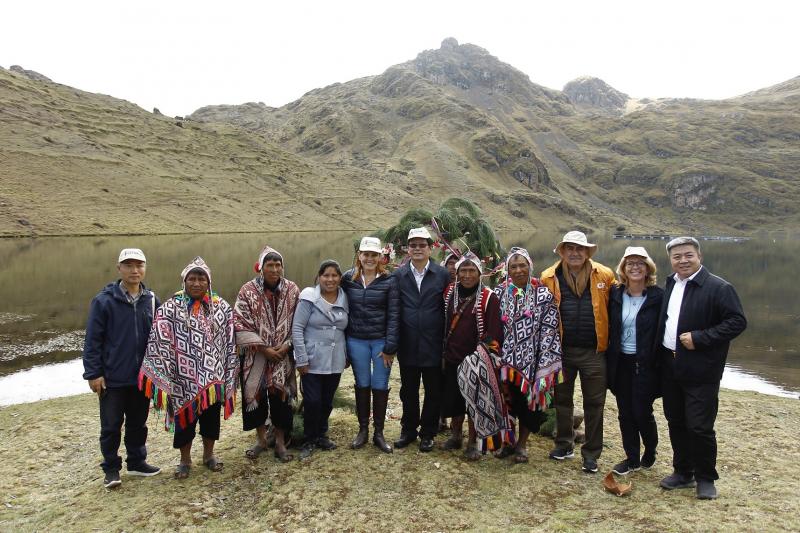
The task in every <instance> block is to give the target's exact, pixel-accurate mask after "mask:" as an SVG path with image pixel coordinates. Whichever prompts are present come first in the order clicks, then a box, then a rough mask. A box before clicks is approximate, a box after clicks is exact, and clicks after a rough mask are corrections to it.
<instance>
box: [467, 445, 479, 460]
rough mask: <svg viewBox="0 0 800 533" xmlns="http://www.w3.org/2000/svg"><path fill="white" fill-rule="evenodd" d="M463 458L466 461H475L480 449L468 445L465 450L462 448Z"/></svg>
mask: <svg viewBox="0 0 800 533" xmlns="http://www.w3.org/2000/svg"><path fill="white" fill-rule="evenodd" d="M464 458H465V459H466V460H467V461H477V460H478V459H480V458H481V451H480V450H479V449H478V448H476V447H474V446H469V447H468V448H467V449H466V450H464Z"/></svg>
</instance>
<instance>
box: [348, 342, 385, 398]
mask: <svg viewBox="0 0 800 533" xmlns="http://www.w3.org/2000/svg"><path fill="white" fill-rule="evenodd" d="M385 344H386V341H385V340H384V339H371V340H370V339H356V338H354V337H347V354H348V355H349V356H350V364H351V365H353V376H354V377H355V378H356V387H359V388H367V387H369V388H371V389H373V390H389V374H391V372H392V367H389V368H386V366H384V364H383V358H382V357H381V352H382V351H383V347H384V345H385Z"/></svg>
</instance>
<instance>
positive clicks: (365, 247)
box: [358, 237, 383, 254]
mask: <svg viewBox="0 0 800 533" xmlns="http://www.w3.org/2000/svg"><path fill="white" fill-rule="evenodd" d="M358 251H359V252H375V253H377V254H379V253H381V252H382V251H383V250H382V248H381V240H380V239H379V238H377V237H363V238H362V239H361V244H359V245H358Z"/></svg>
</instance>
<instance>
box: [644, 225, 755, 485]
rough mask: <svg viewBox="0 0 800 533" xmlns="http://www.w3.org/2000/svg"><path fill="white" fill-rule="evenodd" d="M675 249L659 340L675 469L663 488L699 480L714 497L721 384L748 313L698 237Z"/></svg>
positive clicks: (677, 242) (670, 249) (676, 242)
mask: <svg viewBox="0 0 800 533" xmlns="http://www.w3.org/2000/svg"><path fill="white" fill-rule="evenodd" d="M667 254H668V255H669V261H670V264H671V265H672V271H673V272H674V273H675V274H674V275H673V276H670V277H668V278H667V283H666V288H665V290H664V300H663V301H662V304H661V314H660V316H659V321H658V330H657V331H656V343H657V346H658V347H659V348H660V352H661V354H660V360H661V392H662V394H663V397H664V416H666V418H667V424H668V425H669V440H670V443H671V444H672V466H673V469H674V472H673V473H672V474H670V475H669V476H667V477H665V478H664V479H662V480H661V487H662V488H664V489H666V490H673V489H682V488H691V487H694V486H695V481H696V486H697V489H696V493H697V498H698V499H701V500H713V499H715V498H716V497H717V489H716V487H715V486H714V481H715V480H717V479H719V475H718V474H717V469H716V463H717V437H716V433H715V432H714V422H715V421H716V419H717V407H718V404H719V398H718V396H719V382H720V380H721V379H722V372H723V370H724V369H725V360H726V359H727V357H728V347H729V346H730V342H731V341H732V340H733V339H734V338H736V337H737V336H738V335H739V334H740V333H741V332H743V331H744V330H745V328H746V327H747V319H746V318H745V316H744V311H743V310H742V304H741V302H740V301H739V296H738V295H737V294H736V289H734V288H733V285H731V284H730V283H728V282H727V281H725V280H724V279H722V278H720V277H718V276H715V275H714V274H712V273H711V272H709V271H708V269H707V268H705V267H704V266H703V265H702V263H701V262H702V259H703V256H702V254H701V253H700V243H699V242H697V239H695V238H693V237H677V238H675V239H672V240H671V241H669V243H667Z"/></svg>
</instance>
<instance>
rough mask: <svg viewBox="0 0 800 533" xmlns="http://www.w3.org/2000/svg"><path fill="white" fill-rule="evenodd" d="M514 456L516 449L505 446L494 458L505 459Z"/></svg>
mask: <svg viewBox="0 0 800 533" xmlns="http://www.w3.org/2000/svg"><path fill="white" fill-rule="evenodd" d="M512 455H514V448H512V447H511V446H503V447H502V448H500V451H498V452H497V453H495V454H494V456H495V457H497V458H498V459H505V458H506V457H511V456H512Z"/></svg>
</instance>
